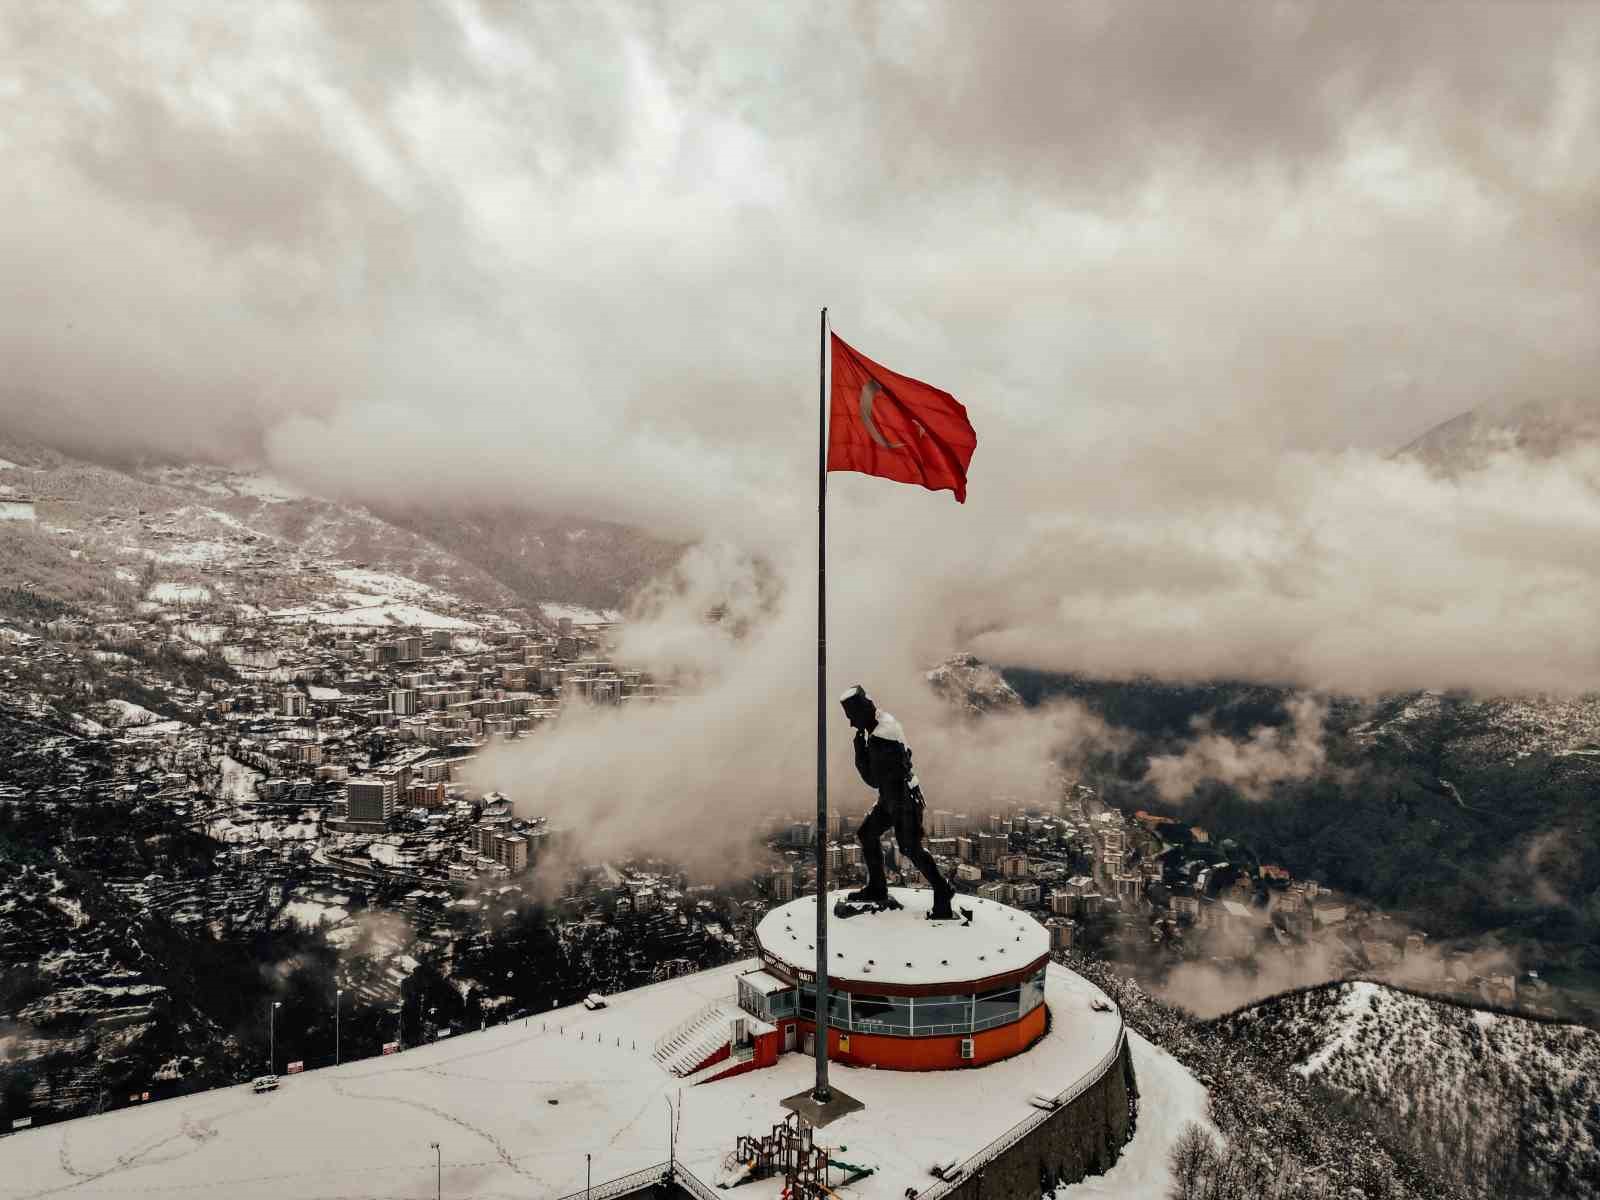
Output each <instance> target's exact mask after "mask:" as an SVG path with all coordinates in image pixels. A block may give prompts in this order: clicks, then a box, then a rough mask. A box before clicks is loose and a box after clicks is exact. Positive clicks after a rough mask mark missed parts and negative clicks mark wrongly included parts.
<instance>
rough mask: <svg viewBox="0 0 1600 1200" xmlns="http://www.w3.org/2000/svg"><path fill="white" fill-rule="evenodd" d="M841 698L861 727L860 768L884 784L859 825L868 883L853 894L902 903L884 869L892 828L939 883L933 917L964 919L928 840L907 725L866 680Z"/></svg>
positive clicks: (861, 899)
mask: <svg viewBox="0 0 1600 1200" xmlns="http://www.w3.org/2000/svg"><path fill="white" fill-rule="evenodd" d="M839 703H840V705H841V706H842V707H843V708H844V715H845V717H846V718H847V719H848V720H849V722H850V724H851V726H852V727H853V728H854V729H855V731H856V734H855V752H856V771H857V772H858V773H859V774H860V775H861V778H862V781H863V782H865V783H866V785H867V786H868V787H874V788H877V789H878V803H877V804H876V805H874V806H873V809H872V811H871V812H870V813H868V814H867V819H866V820H865V821H863V822H861V828H860V829H858V830H857V831H856V837H857V838H858V839H860V841H861V853H862V857H863V858H865V859H866V862H867V886H866V887H864V888H861V889H860V890H858V891H854V892H851V893H850V895H849V896H848V897H847V900H848V901H849V902H850V903H851V904H861V905H867V906H871V907H876V908H899V907H900V906H899V904H898V903H896V902H895V900H894V898H893V897H891V896H890V895H889V884H888V881H887V880H886V879H885V878H884V873H883V835H884V834H885V833H887V832H888V831H889V830H891V829H892V830H894V839H895V844H896V845H898V846H899V847H900V853H901V854H903V855H905V856H906V858H908V859H910V860H911V862H913V863H915V864H916V867H917V870H919V871H921V872H922V874H923V877H924V878H925V879H927V881H928V882H929V883H930V884H931V885H932V886H933V909H932V911H931V912H929V913H928V918H929V920H933V921H953V920H957V919H959V918H958V917H957V916H956V914H955V913H954V912H953V911H951V908H950V899H951V897H952V896H954V895H955V889H954V888H953V887H951V886H950V884H949V883H948V882H947V881H946V880H945V877H944V876H943V875H941V874H940V873H939V866H938V864H937V863H935V862H934V861H933V855H932V854H930V853H928V849H927V847H926V846H924V845H923V844H922V810H923V807H924V805H923V800H922V787H921V785H920V784H919V783H918V782H917V776H916V772H915V771H913V770H912V769H911V747H910V746H908V745H906V735H905V730H903V729H901V728H900V722H899V721H896V720H895V719H894V717H892V716H891V715H890V714H888V713H886V712H884V711H883V710H882V709H880V708H879V707H878V706H877V705H876V704H874V703H873V701H872V697H870V696H868V695H867V693H866V690H865V689H864V688H862V686H861V685H860V684H857V685H856V686H855V687H853V688H851V689H850V690H849V691H848V692H846V693H845V694H844V695H843V696H841V697H839Z"/></svg>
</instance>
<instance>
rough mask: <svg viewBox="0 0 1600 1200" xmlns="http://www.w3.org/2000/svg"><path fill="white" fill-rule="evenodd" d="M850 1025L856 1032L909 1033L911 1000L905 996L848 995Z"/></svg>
mask: <svg viewBox="0 0 1600 1200" xmlns="http://www.w3.org/2000/svg"><path fill="white" fill-rule="evenodd" d="M850 1019H851V1025H850V1027H851V1028H852V1029H854V1030H855V1031H856V1032H857V1033H910V1032H911V1000H910V998H909V997H906V996H852V997H850Z"/></svg>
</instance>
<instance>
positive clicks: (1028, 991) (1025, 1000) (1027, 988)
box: [1021, 967, 1045, 1017]
mask: <svg viewBox="0 0 1600 1200" xmlns="http://www.w3.org/2000/svg"><path fill="white" fill-rule="evenodd" d="M1044 973H1045V968H1044V967H1040V968H1039V969H1038V970H1037V971H1035V972H1034V973H1033V974H1032V975H1031V976H1029V977H1028V978H1027V979H1024V980H1023V981H1022V1010H1021V1015H1022V1016H1024V1017H1025V1016H1027V1015H1028V1014H1029V1013H1031V1012H1032V1011H1033V1010H1034V1009H1036V1008H1038V1007H1039V1005H1041V1004H1043V1003H1044Z"/></svg>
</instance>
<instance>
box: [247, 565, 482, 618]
mask: <svg viewBox="0 0 1600 1200" xmlns="http://www.w3.org/2000/svg"><path fill="white" fill-rule="evenodd" d="M333 574H334V577H335V578H336V579H337V580H338V581H339V582H340V583H341V584H343V585H344V590H342V591H341V592H339V593H338V602H337V603H334V602H330V601H323V602H320V603H316V604H305V605H298V606H296V607H294V608H282V609H278V610H277V611H275V612H272V613H269V614H268V615H269V616H271V617H272V619H273V620H276V621H284V622H288V623H297V622H305V623H308V624H315V625H353V626H369V627H378V628H382V627H384V626H390V625H397V626H398V625H414V626H417V627H418V628H421V629H476V628H478V626H477V625H476V624H475V623H473V622H471V621H464V620H462V619H461V618H459V617H452V616H447V615H445V614H444V613H441V612H438V611H436V610H437V609H440V608H451V607H454V606H455V605H457V604H459V603H460V600H459V598H457V597H455V596H452V595H451V594H449V593H448V592H443V591H440V590H439V589H438V588H434V587H430V586H429V585H428V584H425V583H420V582H418V581H417V580H415V579H408V578H406V577H405V576H404V575H396V574H393V573H391V572H388V571H369V570H367V569H365V568H362V567H344V568H341V569H339V570H337V571H335V572H334V573H333Z"/></svg>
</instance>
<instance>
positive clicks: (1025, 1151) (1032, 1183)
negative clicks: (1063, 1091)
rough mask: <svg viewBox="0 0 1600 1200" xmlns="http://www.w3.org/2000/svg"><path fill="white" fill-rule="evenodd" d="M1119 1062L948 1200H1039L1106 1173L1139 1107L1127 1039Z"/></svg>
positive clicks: (1113, 1161) (1127, 1134) (978, 1173)
mask: <svg viewBox="0 0 1600 1200" xmlns="http://www.w3.org/2000/svg"><path fill="white" fill-rule="evenodd" d="M1119 1066H1120V1069H1119V1068H1117V1067H1114V1068H1112V1069H1111V1070H1109V1071H1107V1072H1106V1073H1105V1075H1104V1076H1103V1077H1102V1078H1101V1079H1100V1081H1099V1082H1098V1083H1097V1084H1095V1085H1094V1086H1093V1087H1091V1088H1090V1089H1089V1090H1088V1091H1086V1092H1084V1093H1083V1095H1081V1096H1079V1097H1077V1099H1075V1100H1073V1101H1071V1102H1070V1103H1067V1104H1064V1105H1062V1106H1061V1108H1060V1109H1058V1110H1057V1111H1055V1112H1053V1113H1051V1114H1050V1116H1049V1117H1048V1118H1046V1119H1045V1121H1044V1122H1043V1123H1042V1124H1041V1125H1040V1126H1039V1127H1038V1128H1037V1129H1034V1130H1032V1131H1031V1132H1029V1133H1028V1134H1027V1135H1026V1136H1025V1137H1023V1139H1022V1140H1021V1141H1019V1142H1018V1143H1017V1144H1016V1145H1015V1146H1012V1147H1011V1148H1010V1149H1009V1150H1007V1151H1005V1152H1004V1153H1003V1154H1001V1155H1000V1156H999V1157H997V1158H996V1159H995V1160H994V1161H993V1162H991V1163H989V1164H988V1165H987V1166H985V1167H984V1168H983V1169H982V1170H981V1171H977V1172H975V1173H974V1174H973V1175H972V1176H971V1177H970V1178H968V1179H965V1180H963V1181H962V1182H961V1184H960V1185H959V1186H957V1187H956V1188H955V1189H954V1190H953V1191H952V1192H950V1194H949V1196H948V1198H947V1200H1038V1196H1039V1194H1040V1192H1041V1191H1042V1190H1048V1188H1049V1187H1051V1186H1054V1185H1055V1184H1072V1183H1077V1182H1078V1181H1079V1180H1081V1179H1084V1178H1086V1177H1087V1176H1090V1175H1103V1174H1104V1173H1105V1172H1106V1171H1108V1170H1109V1169H1110V1168H1111V1166H1112V1164H1114V1163H1115V1162H1116V1161H1117V1156H1118V1155H1119V1154H1121V1152H1122V1147H1123V1146H1125V1145H1127V1142H1128V1139H1129V1138H1130V1137H1132V1136H1133V1116H1134V1113H1135V1111H1136V1110H1137V1108H1138V1098H1139V1088H1138V1080H1137V1079H1136V1078H1135V1076H1134V1072H1133V1056H1132V1055H1131V1054H1130V1053H1129V1048H1128V1043H1126V1042H1124V1043H1123V1046H1122V1055H1121V1062H1120V1064H1119ZM1068 1195H1070V1193H1068Z"/></svg>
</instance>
